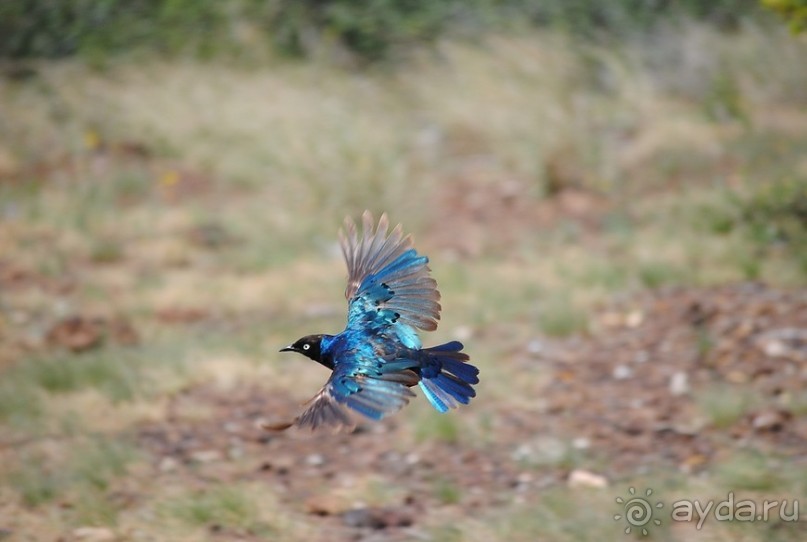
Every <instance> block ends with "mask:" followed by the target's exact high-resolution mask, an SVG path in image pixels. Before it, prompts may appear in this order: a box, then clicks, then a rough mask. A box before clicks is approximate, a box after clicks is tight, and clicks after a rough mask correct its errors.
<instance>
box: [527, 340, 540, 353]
mask: <svg viewBox="0 0 807 542" xmlns="http://www.w3.org/2000/svg"><path fill="white" fill-rule="evenodd" d="M527 352H529V353H530V354H532V355H533V356H537V355H540V354H542V353H543V352H544V343H543V342H542V341H540V340H538V339H533V340H531V341H530V342H528V343H527Z"/></svg>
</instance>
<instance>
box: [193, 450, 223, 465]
mask: <svg viewBox="0 0 807 542" xmlns="http://www.w3.org/2000/svg"><path fill="white" fill-rule="evenodd" d="M191 459H193V460H194V461H197V462H199V463H212V462H214V461H218V460H220V459H221V452H219V451H218V450H197V451H195V452H193V453H192V454H191Z"/></svg>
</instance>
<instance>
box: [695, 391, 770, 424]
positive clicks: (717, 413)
mask: <svg viewBox="0 0 807 542" xmlns="http://www.w3.org/2000/svg"><path fill="white" fill-rule="evenodd" d="M696 402H697V404H698V405H699V407H700V410H701V412H702V413H703V414H704V415H705V416H706V417H707V419H708V420H709V421H710V422H711V423H712V424H714V425H715V427H717V428H720V429H726V428H728V427H731V426H732V425H734V424H735V423H736V422H737V421H739V420H740V418H742V417H743V416H745V414H746V413H747V412H749V410H750V409H751V408H753V407H754V406H755V405H756V404H757V403H758V398H757V397H756V396H755V395H754V394H752V393H751V392H749V391H747V390H745V389H743V388H742V387H739V386H728V385H723V386H714V387H711V388H709V389H705V390H700V391H699V392H697V394H696Z"/></svg>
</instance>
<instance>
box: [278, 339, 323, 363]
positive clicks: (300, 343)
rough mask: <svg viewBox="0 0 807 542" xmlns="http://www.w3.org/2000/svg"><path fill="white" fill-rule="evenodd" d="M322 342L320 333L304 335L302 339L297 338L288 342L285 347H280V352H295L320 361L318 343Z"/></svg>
mask: <svg viewBox="0 0 807 542" xmlns="http://www.w3.org/2000/svg"><path fill="white" fill-rule="evenodd" d="M321 342H322V335H306V336H305V337H303V338H302V339H297V341H296V342H294V343H293V344H290V345H289V346H287V347H286V348H281V349H280V351H281V352H297V353H299V354H302V355H304V356H306V357H308V358H311V359H313V360H314V361H318V362H320V363H322V359H321V357H320V356H321V351H320V343H321Z"/></svg>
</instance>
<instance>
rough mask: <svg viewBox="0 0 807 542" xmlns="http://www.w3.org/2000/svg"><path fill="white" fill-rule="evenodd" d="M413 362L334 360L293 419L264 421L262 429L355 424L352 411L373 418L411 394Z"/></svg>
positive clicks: (414, 380) (395, 408) (399, 405)
mask: <svg viewBox="0 0 807 542" xmlns="http://www.w3.org/2000/svg"><path fill="white" fill-rule="evenodd" d="M414 365H415V363H414V362H407V361H395V362H392V363H386V364H385V363H384V362H383V360H375V359H373V360H370V359H368V358H358V359H355V360H354V359H351V360H350V361H348V362H346V363H337V364H336V368H335V369H334V371H333V373H332V374H331V377H330V378H329V379H328V382H326V383H325V385H324V386H323V387H322V389H321V390H320V391H319V392H318V393H317V394H316V395H315V396H314V397H313V399H311V400H310V401H308V403H306V408H305V410H304V411H303V413H302V414H300V415H299V416H297V418H295V419H294V420H293V421H291V422H286V423H282V424H275V425H265V426H264V427H265V428H266V429H271V430H283V429H287V428H289V427H291V426H292V425H296V426H298V427H308V428H310V429H312V430H313V429H316V428H317V427H320V426H331V427H334V428H341V427H353V426H355V425H356V424H355V422H354V416H353V412H358V413H360V414H363V415H364V416H366V417H368V418H371V419H373V420H380V419H381V418H383V417H384V416H386V415H387V414H391V413H393V412H397V411H398V410H400V409H401V408H403V407H404V406H406V405H407V404H408V403H409V399H410V398H411V397H414V396H415V394H414V393H412V391H411V390H410V389H409V388H410V387H411V386H414V385H415V384H417V383H418V380H419V377H418V375H417V374H416V373H415V372H414V371H412V370H410V367H412V366H414Z"/></svg>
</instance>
